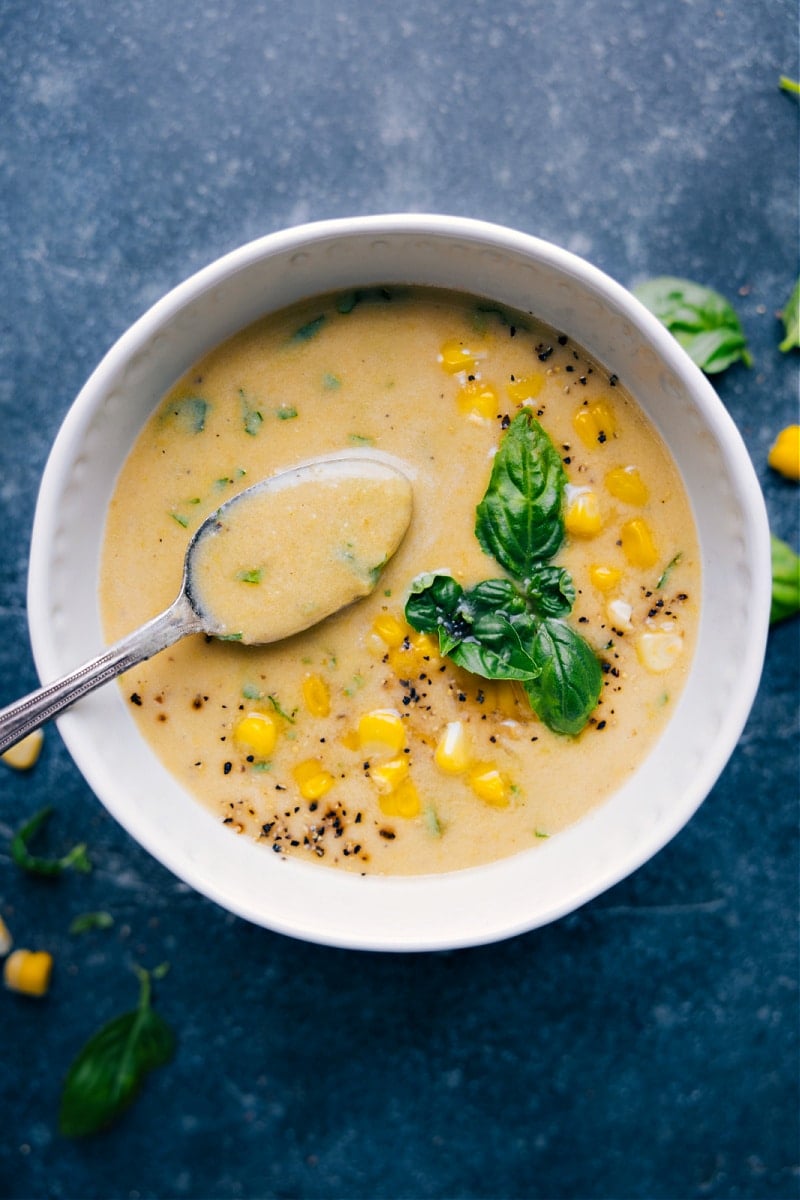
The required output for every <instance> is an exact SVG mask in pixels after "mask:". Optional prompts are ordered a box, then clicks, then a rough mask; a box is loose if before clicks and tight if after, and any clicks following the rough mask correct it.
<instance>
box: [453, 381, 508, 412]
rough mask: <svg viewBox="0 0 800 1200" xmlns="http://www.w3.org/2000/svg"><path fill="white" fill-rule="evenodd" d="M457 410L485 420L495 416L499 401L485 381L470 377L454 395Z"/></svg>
mask: <svg viewBox="0 0 800 1200" xmlns="http://www.w3.org/2000/svg"><path fill="white" fill-rule="evenodd" d="M456 403H457V404H458V407H459V410H460V411H461V412H462V413H464V415H465V416H467V417H479V418H481V419H483V420H486V421H491V420H493V418H494V417H496V416H497V410H498V406H499V402H498V399H497V392H496V391H495V390H494V388H493V387H490V386H489V385H488V384H486V383H480V382H478V380H476V379H471V380H470V381H469V382H468V383H466V384H465V385H464V387H463V388H461V389H460V391H459V392H458V395H457V396H456Z"/></svg>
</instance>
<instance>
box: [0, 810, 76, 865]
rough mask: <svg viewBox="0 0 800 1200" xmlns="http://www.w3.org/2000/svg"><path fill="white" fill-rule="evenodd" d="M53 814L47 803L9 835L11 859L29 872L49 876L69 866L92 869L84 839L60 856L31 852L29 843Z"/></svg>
mask: <svg viewBox="0 0 800 1200" xmlns="http://www.w3.org/2000/svg"><path fill="white" fill-rule="evenodd" d="M52 815H53V807H52V805H50V804H48V805H46V806H45V807H44V808H43V809H41V810H40V811H39V812H37V813H34V815H33V816H32V817H30V819H29V820H27V821H26V822H25V823H24V824H23V825H21V826H20V827H19V829H18V830H17V832H16V833H15V834H14V836H13V837H12V839H11V845H10V852H11V858H12V859H13V861H14V862H15V863H16V865H17V866H18V867H20V868H21V869H22V870H23V871H27V872H28V873H29V874H31V875H43V876H45V877H48V878H53V877H55V876H57V875H61V874H62V872H63V871H68V870H73V871H80V872H81V873H83V874H86V873H87V872H89V871H91V869H92V864H91V862H90V861H89V855H88V854H87V852H86V843H85V842H79V843H78V844H77V845H76V846H73V847H72V849H71V850H68V851H67V853H66V854H62V855H61V856H60V857H59V858H46V857H44V856H43V855H41V854H34V853H32V851H31V849H30V843H31V842H32V841H33V839H34V838H35V837H36V835H37V834H38V833H39V830H40V829H41V828H42V826H43V825H45V824H46V823H47V822H48V821H49V820H50V817H51V816H52Z"/></svg>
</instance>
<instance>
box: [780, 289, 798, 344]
mask: <svg viewBox="0 0 800 1200" xmlns="http://www.w3.org/2000/svg"><path fill="white" fill-rule="evenodd" d="M781 320H782V321H783V328H784V332H785V335H786V336H785V337H784V339H783V341H782V342H781V344H780V347H779V349H781V350H782V351H783V352H784V354H786V353H788V351H789V350H798V349H800V279H798V281H797V283H796V284H795V285H794V291H793V292H792V294H791V296H790V297H789V299H788V300H787V301H786V304H785V306H784V309H783V312H782V313H781Z"/></svg>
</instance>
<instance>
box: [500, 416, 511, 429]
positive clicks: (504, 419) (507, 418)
mask: <svg viewBox="0 0 800 1200" xmlns="http://www.w3.org/2000/svg"><path fill="white" fill-rule="evenodd" d="M510 424H511V417H510V416H509V415H508V413H503V417H502V420H501V421H500V428H501V429H508V427H509V425H510Z"/></svg>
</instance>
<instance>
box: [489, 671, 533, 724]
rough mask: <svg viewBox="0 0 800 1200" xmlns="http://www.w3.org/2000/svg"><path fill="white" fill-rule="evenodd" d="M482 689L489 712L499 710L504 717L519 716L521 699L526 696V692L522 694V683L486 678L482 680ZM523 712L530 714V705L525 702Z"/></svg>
mask: <svg viewBox="0 0 800 1200" xmlns="http://www.w3.org/2000/svg"><path fill="white" fill-rule="evenodd" d="M481 691H482V692H483V707H484V709H485V710H486V711H487V712H499V713H501V714H502V715H503V716H504V717H518V716H519V713H520V700H521V699H522V700H524V698H525V693H524V692H522V694H521V695H520V692H521V685H519V684H516V685H515V684H514V683H512V682H511V681H510V680H507V679H486V680H483V681H481ZM523 712H527V714H530V705H528V704H527V703H526V704H524V706H523Z"/></svg>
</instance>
